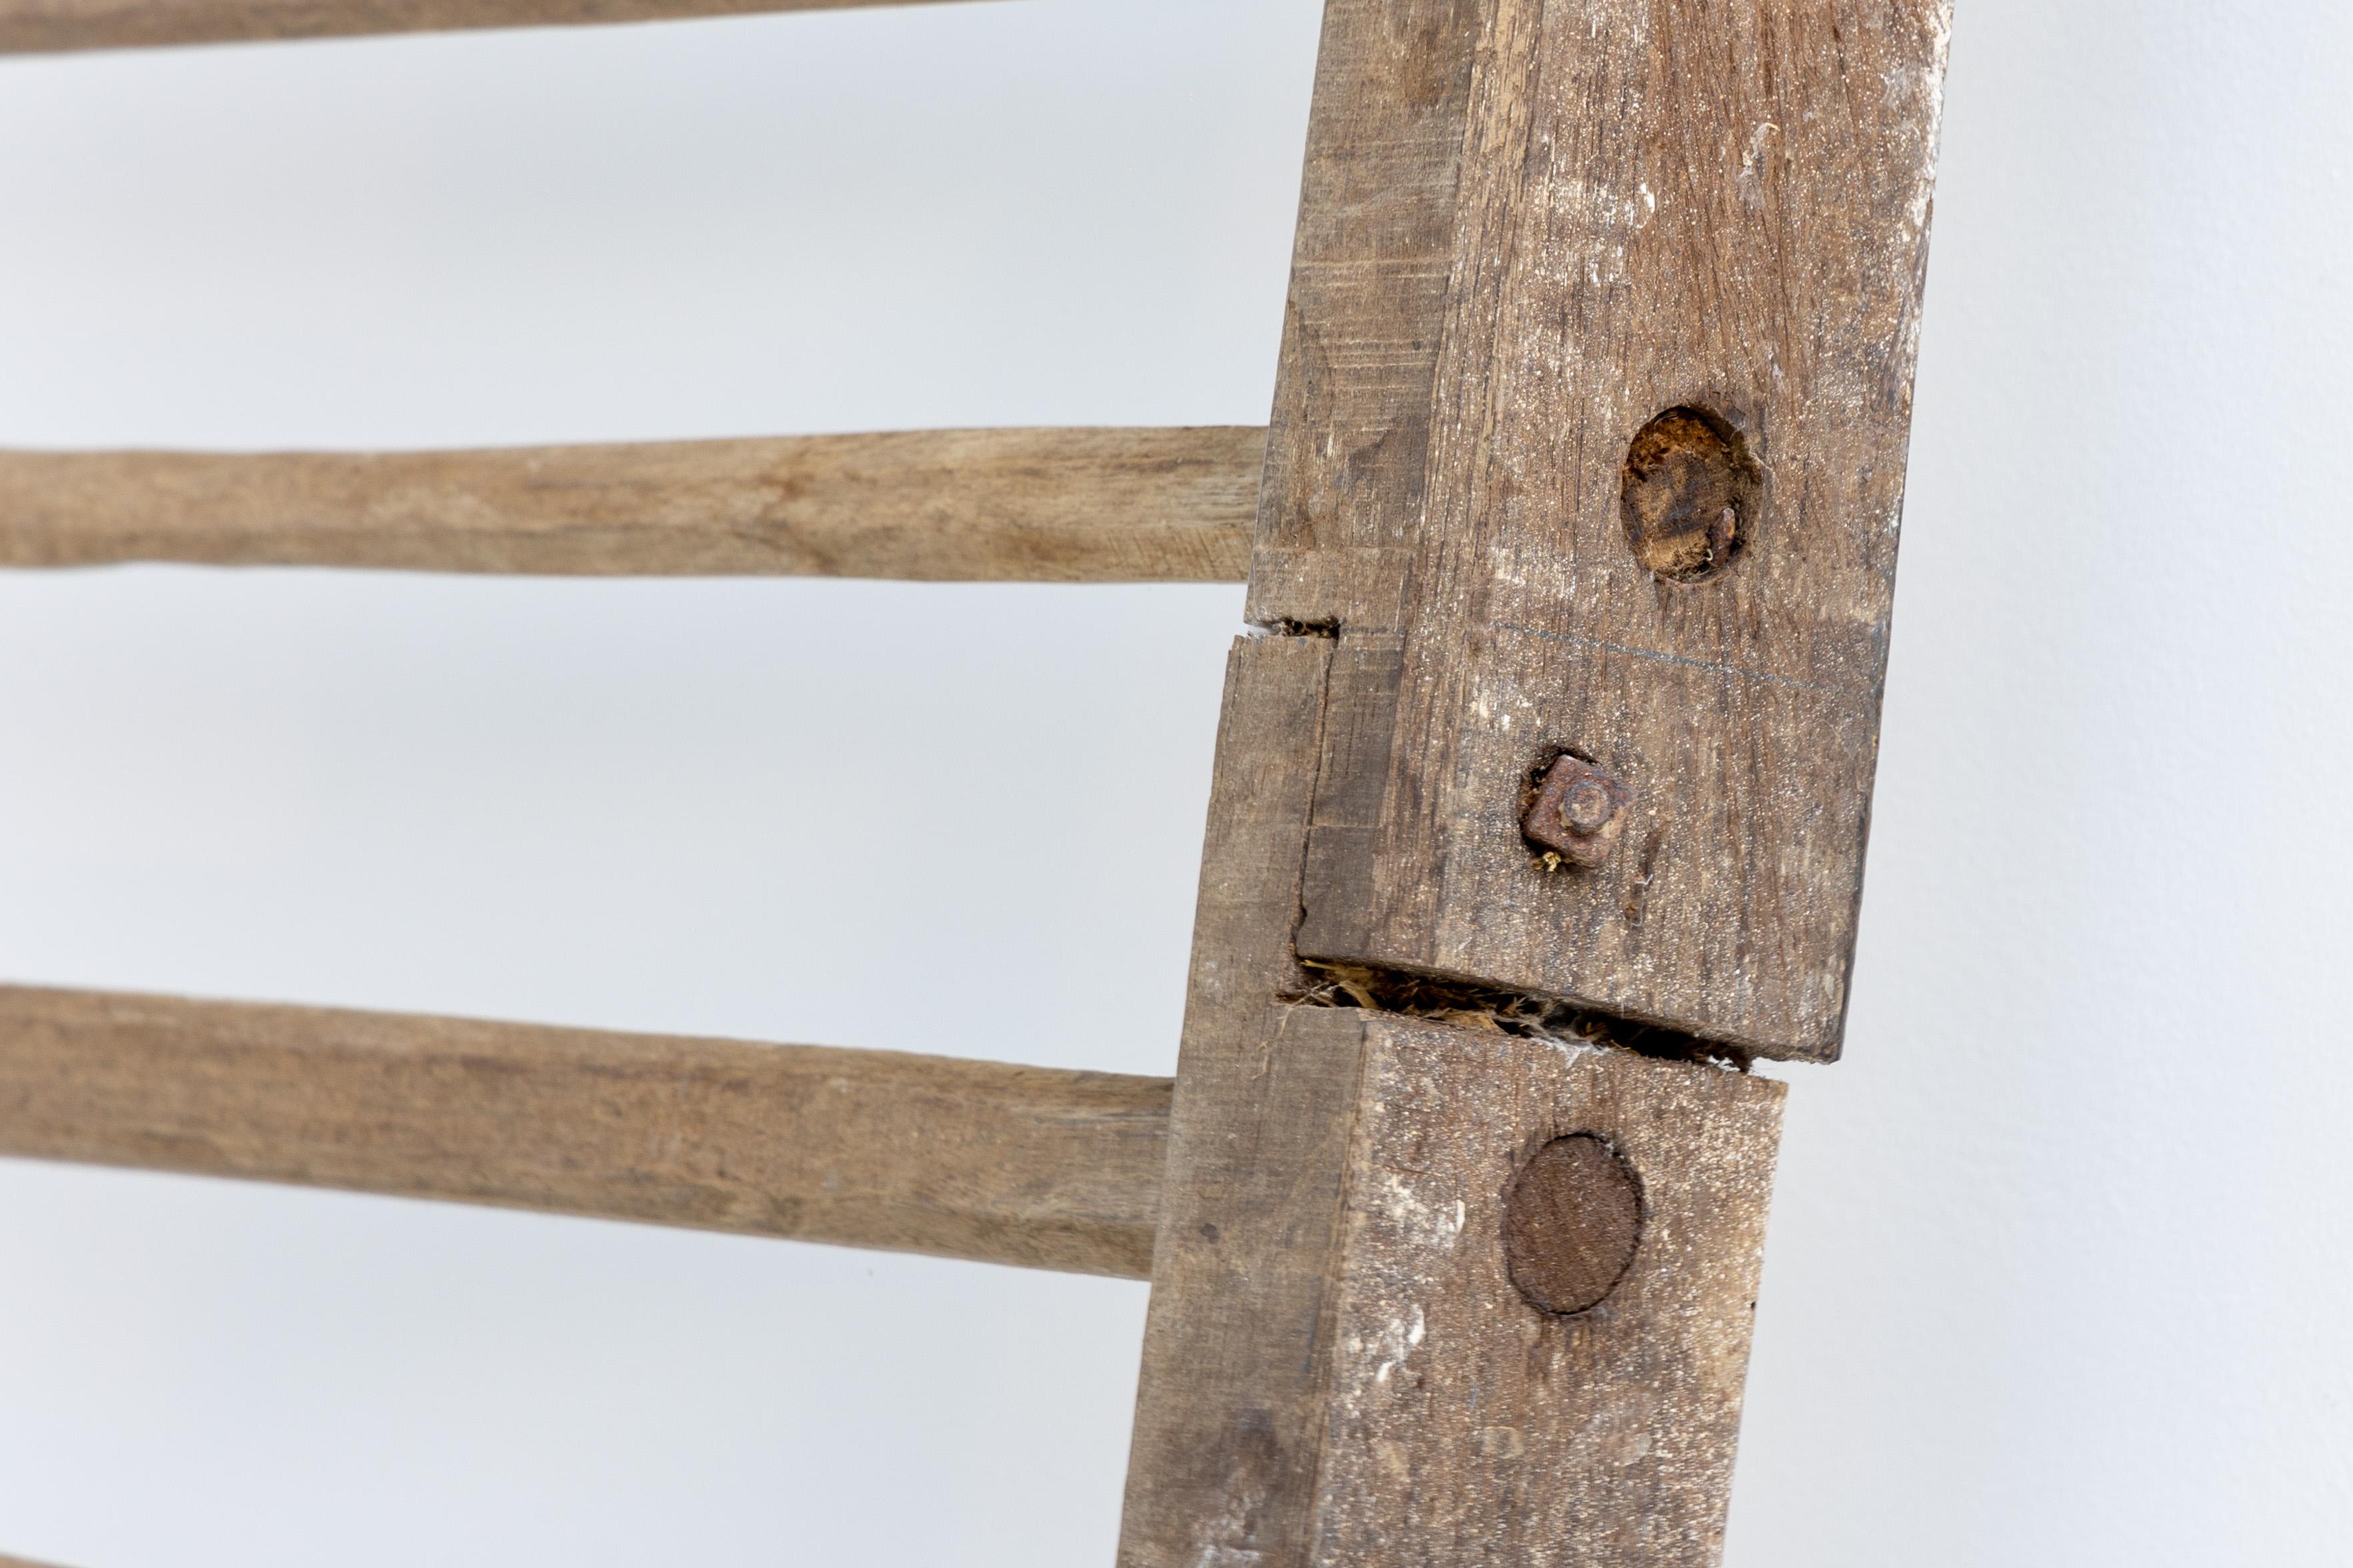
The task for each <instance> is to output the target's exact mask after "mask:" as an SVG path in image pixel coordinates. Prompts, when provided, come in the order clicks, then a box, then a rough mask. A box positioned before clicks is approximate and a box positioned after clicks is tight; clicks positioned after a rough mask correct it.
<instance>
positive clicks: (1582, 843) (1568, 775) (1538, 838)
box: [1520, 756, 1634, 871]
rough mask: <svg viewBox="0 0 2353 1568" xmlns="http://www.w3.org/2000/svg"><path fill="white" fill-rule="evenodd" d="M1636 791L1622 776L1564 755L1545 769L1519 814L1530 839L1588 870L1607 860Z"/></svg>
mask: <svg viewBox="0 0 2353 1568" xmlns="http://www.w3.org/2000/svg"><path fill="white" fill-rule="evenodd" d="M1633 804H1634V792H1633V790H1632V789H1631V788H1630V787H1629V786H1628V785H1627V784H1626V783H1625V781H1624V780H1622V779H1620V778H1618V777H1616V776H1615V775H1613V774H1610V773H1604V772H1602V771H1601V770H1600V769H1599V768H1597V767H1595V766H1594V765H1593V764H1592V763H1588V762H1587V761H1586V760H1585V759H1584V758H1582V757H1571V756H1562V757H1560V758H1559V759H1558V760H1556V762H1555V763H1553V764H1552V766H1551V767H1550V768H1549V769H1547V770H1546V773H1545V776H1544V782H1543V783H1541V784H1537V785H1536V796H1535V799H1534V800H1532V801H1530V802H1529V803H1528V809H1527V813H1526V815H1525V816H1522V817H1521V818H1520V830H1521V831H1522V832H1523V833H1525V834H1526V835H1527V836H1528V842H1529V843H1531V844H1533V845H1535V846H1536V847H1538V848H1539V849H1545V850H1549V851H1550V852H1551V853H1552V854H1554V855H1557V856H1559V857H1560V858H1561V859H1562V861H1564V862H1565V863H1567V864H1568V865H1571V866H1574V867H1576V868H1578V869H1579V870H1583V871H1590V870H1592V869H1593V868H1596V867H1598V866H1599V865H1600V864H1601V863H1602V862H1603V861H1605V860H1607V859H1609V852H1610V851H1611V850H1612V849H1614V848H1616V847H1618V835H1619V830H1620V828H1622V827H1624V826H1625V825H1626V808H1627V807H1628V806H1630V805H1633Z"/></svg>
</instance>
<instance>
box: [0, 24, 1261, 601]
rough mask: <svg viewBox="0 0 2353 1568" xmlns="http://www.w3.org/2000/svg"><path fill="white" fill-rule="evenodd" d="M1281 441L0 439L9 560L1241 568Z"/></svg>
mask: <svg viewBox="0 0 2353 1568" xmlns="http://www.w3.org/2000/svg"><path fill="white" fill-rule="evenodd" d="M0 5H5V0H0ZM1264 450H1265V432H1264V431H1263V430H1259V429H1248V428H1229V427H1217V426H1213V427H1203V428H1183V429H1116V428H1099V429H1060V430H1057V429H1026V430H929V431H908V432H899V433H892V434H883V435H871V436H809V437H776V438H769V439H753V440H731V441H679V442H666V443H650V444H643V445H615V446H586V447H531V448H517V449H511V450H487V451H455V452H398V453H375V454H361V453H326V452H320V453H273V454H256V455H212V454H197V453H174V452H5V451H0V566H85V565H94V564H100V563H119V562H131V561H180V562H198V563H213V564H220V565H301V566H360V567H389V568H401V569H407V570H412V571H427V572H513V573H542V574H628V575H785V576H814V577H881V578H900V579H908V580H915V581H939V582H1044V583H1111V582H1207V583H1227V582H1240V581H1241V579H1242V577H1243V575H1244V574H1245V573H1246V571H1247V568H1248V565H1249V559H1250V517H1251V511H1252V509H1253V507H1254V505H1255V498H1256V495H1257V490H1258V476H1259V470H1260V468H1261V466H1262V457H1263V453H1264Z"/></svg>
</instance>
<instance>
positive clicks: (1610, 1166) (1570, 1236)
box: [1504, 1132, 1642, 1316]
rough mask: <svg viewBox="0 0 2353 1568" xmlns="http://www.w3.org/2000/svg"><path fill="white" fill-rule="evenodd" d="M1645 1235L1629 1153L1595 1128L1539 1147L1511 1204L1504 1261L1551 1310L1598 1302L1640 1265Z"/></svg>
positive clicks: (1527, 1292) (1518, 1282)
mask: <svg viewBox="0 0 2353 1568" xmlns="http://www.w3.org/2000/svg"><path fill="white" fill-rule="evenodd" d="M1641 1239H1642V1187H1641V1182H1639V1181H1638V1180H1637V1179H1636V1178H1635V1175H1634V1168H1633V1167H1632V1166H1631V1165H1629V1164H1628V1163H1626V1161H1625V1159H1624V1157H1623V1156H1621V1155H1620V1153H1619V1152H1617V1151H1616V1150H1615V1149H1612V1148H1611V1147H1609V1144H1608V1143H1607V1142H1604V1141H1603V1140H1602V1139H1600V1138H1599V1136H1597V1135H1595V1134H1594V1133H1591V1132H1573V1133H1571V1134H1569V1135H1568V1136H1567V1137H1566V1138H1556V1139H1554V1140H1553V1141H1552V1142H1549V1143H1547V1144H1546V1145H1545V1146H1544V1147H1543V1148H1541V1149H1539V1150H1537V1151H1536V1152H1535V1157H1534V1158H1532V1159H1530V1160H1529V1161H1528V1163H1526V1164H1525V1165H1523V1166H1522V1167H1521V1168H1520V1173H1519V1175H1518V1176H1517V1177H1515V1178H1514V1180H1513V1182H1512V1194H1511V1197H1510V1198H1509V1199H1508V1200H1507V1201H1506V1203H1505V1204H1504V1265H1505V1267H1506V1268H1508V1269H1509V1270H1510V1272H1511V1276H1512V1283H1513V1284H1514V1285H1515V1286H1517V1287H1518V1288H1519V1291H1520V1294H1521V1295H1523V1296H1525V1297H1526V1298H1527V1299H1528V1300H1529V1301H1530V1302H1532V1303H1533V1304H1535V1306H1538V1307H1541V1308H1543V1309H1544V1310H1546V1311H1547V1312H1557V1313H1560V1314H1563V1315H1564V1316H1565V1315H1567V1314H1568V1313H1571V1312H1583V1311H1587V1310H1590V1309H1592V1308H1594V1307H1598V1306H1599V1305H1600V1304H1601V1303H1602V1301H1603V1300H1605V1299H1607V1298H1608V1296H1609V1292H1610V1291H1612V1290H1615V1289H1617V1288H1618V1282H1619V1281H1620V1279H1624V1278H1625V1277H1626V1270H1627V1269H1629V1268H1631V1267H1633V1263H1634V1250H1635V1248H1636V1247H1638V1246H1639V1245H1640V1244H1641Z"/></svg>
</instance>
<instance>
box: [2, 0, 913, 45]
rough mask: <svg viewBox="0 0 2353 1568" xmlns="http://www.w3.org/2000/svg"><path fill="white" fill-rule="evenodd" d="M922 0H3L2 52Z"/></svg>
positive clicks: (738, 13) (442, 29) (571, 22)
mask: <svg viewBox="0 0 2353 1568" xmlns="http://www.w3.org/2000/svg"><path fill="white" fill-rule="evenodd" d="M915 3H919V0H0V54H39V53H48V52H55V51H60V50H67V49H121V48H147V47H154V46H156V45H162V44H214V43H228V42H235V41H240V40H259V39H268V38H332V37H353V36H357V35H362V34H372V33H432V32H448V31H455V30H458V29H461V28H475V27H548V26H575V25H579V24H584V23H603V22H659V21H670V20H675V19H678V18H681V17H688V16H743V15H746V14H751V13H757V12H765V11H837V10H843V9H847V8H849V7H852V6H862V5H908V4H915Z"/></svg>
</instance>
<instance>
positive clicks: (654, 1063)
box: [0, 987, 1169, 1278]
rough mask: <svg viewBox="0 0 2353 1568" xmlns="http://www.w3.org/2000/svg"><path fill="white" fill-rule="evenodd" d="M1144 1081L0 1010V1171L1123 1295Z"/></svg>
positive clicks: (120, 1001)
mask: <svg viewBox="0 0 2353 1568" xmlns="http://www.w3.org/2000/svg"><path fill="white" fill-rule="evenodd" d="M1168 1100H1169V1085H1168V1083H1167V1081H1166V1079H1145V1078H1131V1077H1125V1076H1122V1075H1117V1074H1111V1073H1085V1072H1061V1071H1052V1070H1049V1069H1046V1068H1023V1067H1006V1066H1000V1065H997V1064H995V1063H987V1062H968V1061H960V1060H952V1059H949V1058H940V1057H923V1056H905V1055H896V1054H892V1053H889V1052H881V1051H850V1050H831V1049H825V1048H822V1047H810V1046H765V1045H748V1044H743V1043H739V1042H735V1041H730V1040H711V1039H693V1038H675V1037H665V1036H651V1035H625V1034H608V1033H601V1032H598V1031H594V1030H586V1029H563V1028H550V1027H543V1026H533V1025H524V1024H495V1023H480V1022H474V1021H470V1020H464V1019H452V1018H430V1017H415V1016H399V1015H389V1014H375V1013H358V1012H344V1011H336V1010H328V1009H322V1008H311V1007H281V1006H264V1005H248V1004H239V1003H220V1002H197V1001H188V1000H184V999H179V998H174V997H159V996H142V995H128V994H114V993H101V992H82V991H57V990H41V989H31V988H24V987H0V1154H11V1155H18V1156H24V1157H28V1158H34V1159H43V1160H69V1161H77V1162H81V1163H95V1164H106V1165H124V1166H134V1167H138V1168H142V1169H148V1170H160V1171H181V1172H189V1173H195V1174H200V1175H213V1176H235V1177H243V1178H248V1179H254V1180H262V1181H275V1182H293V1183H301V1184H307V1185H312V1186H326V1187H343V1188H350V1189H353V1190H357V1191H362V1192H371V1193H388V1194H401V1195H406V1196H411V1197H427V1198H447V1199H456V1200H460V1201H466V1202H473V1203H485V1204H499V1205H508V1206H512V1207H520V1208H531V1209H543V1210H551V1211H555V1212H559V1213H565V1214H580V1215H599V1216H602V1217H606V1218H611V1219H626V1220H639V1221H645V1222H649V1223H652V1224H657V1225H671V1226H692V1227H696V1228H701V1229H707V1230H724V1231H735V1232H741V1233H744V1234H749V1235H755V1236H771V1237H792V1238H795V1239H798V1240H804V1241H824V1242H833V1243H838V1244H841V1245H845V1246H850V1247H880V1248H885V1249H888V1250H891V1251H898V1252H924V1253H934V1254H938V1255H940V1256H944V1257H950V1258H976V1259H980V1260H983V1261H987V1262H992V1263H1011V1264H1019V1265H1023V1266H1026V1267H1029V1268H1056V1269H1063V1270H1067V1271H1071V1272H1076V1273H1086V1274H1112V1275H1122V1276H1129V1277H1134V1278H1142V1277H1144V1276H1145V1275H1146V1274H1148V1273H1149V1271H1150V1269H1151V1266H1152V1247H1153V1238H1154V1228H1155V1223H1156V1220H1157V1217H1158V1205H1159V1193H1160V1184H1161V1179H1162V1166H1163V1163H1164V1155H1165V1152H1166V1137H1167V1121H1168Z"/></svg>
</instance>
